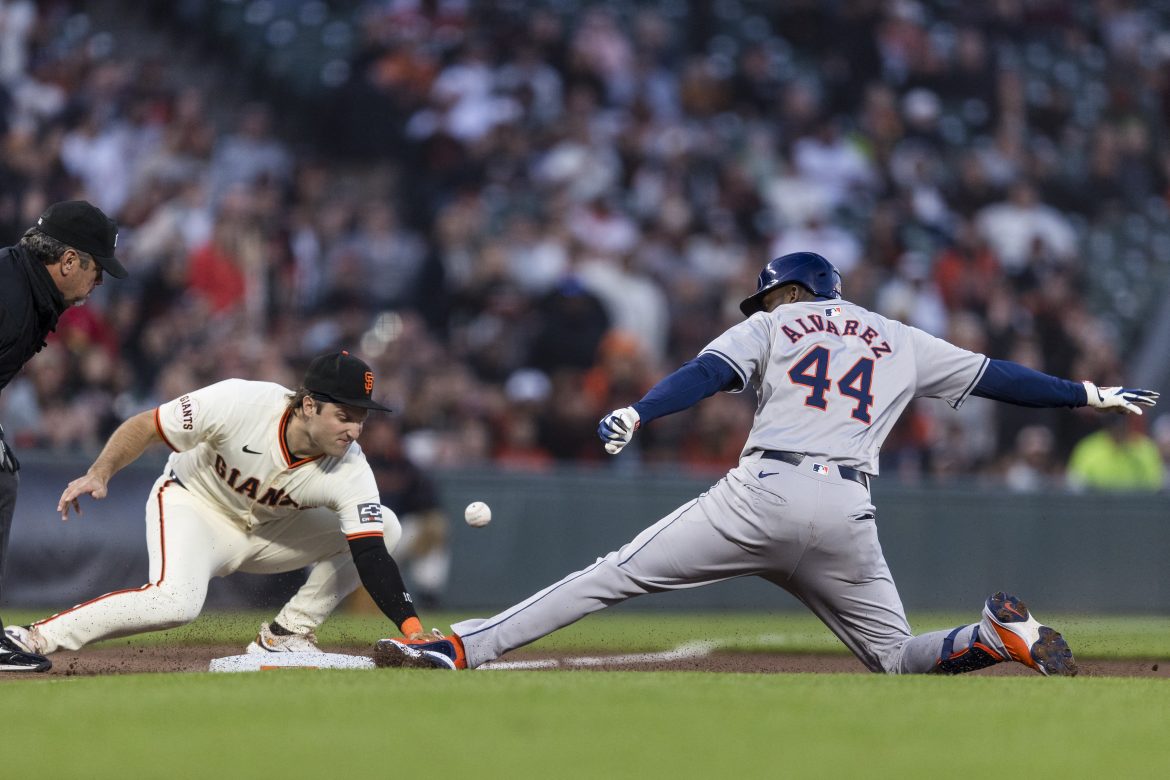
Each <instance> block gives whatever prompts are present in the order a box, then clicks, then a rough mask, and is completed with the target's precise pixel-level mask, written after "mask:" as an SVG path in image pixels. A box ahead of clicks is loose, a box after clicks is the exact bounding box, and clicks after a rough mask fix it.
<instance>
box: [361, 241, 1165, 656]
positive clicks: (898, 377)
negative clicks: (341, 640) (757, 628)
mask: <svg viewBox="0 0 1170 780" xmlns="http://www.w3.org/2000/svg"><path fill="white" fill-rule="evenodd" d="M740 308H741V309H742V310H743V312H744V314H745V315H747V319H746V320H745V321H743V322H741V323H739V324H737V325H735V326H733V327H731V328H729V329H728V330H727V331H726V332H724V333H723V334H722V335H721V336H719V337H718V338H716V339H715V340H714V341H712V342H711V343H710V344H708V345H707V346H706V347H705V348H704V349H703V350H702V352H700V354H699V356H698V357H697V358H696V359H695V360H692V361H691V362H689V363H687V364H685V365H684V366H682V367H681V368H680V369H678V370H677V371H675V372H674V373H673V374H671V375H670V376H668V377H666V378H665V379H663V380H662V381H661V382H659V383H658V384H657V385H655V386H654V387H653V388H652V389H651V390H650V391H649V392H648V393H647V394H646V396H645V397H644V398H642V399H641V400H640V401H638V402H637V403H635V404H634V405H633V406H630V407H626V408H624V409H618V410H616V411H614V412H612V413H610V414H608V415H606V417H605V418H604V419H602V421H601V425H600V427H599V429H598V433H599V435H600V436H601V438H602V440H604V441H605V442H606V444H605V448H606V451H607V452H609V453H611V454H615V455H616V454H617V453H619V452H620V451H621V450H622V448H623V447H624V446H625V445H626V444H628V443H629V442H630V439H631V438H632V437H633V435H634V433H635V431H636V430H637V429H638V427H639V425H643V424H645V423H648V422H649V421H651V420H653V419H655V418H657V417H662V416H663V415H667V414H671V413H673V412H677V411H680V410H682V409H686V408H688V407H690V406H692V405H693V404H695V403H697V402H698V401H700V400H701V399H703V398H706V397H707V396H709V395H712V394H714V393H715V392H716V391H719V390H725V391H728V392H740V391H742V390H744V389H746V388H748V387H749V386H750V387H751V388H752V389H753V390H755V392H756V395H757V396H758V399H759V406H758V408H757V410H756V415H755V421H754V423H753V425H752V429H751V432H750V433H749V434H748V438H747V443H746V444H745V446H744V449H743V452H742V454H741V456H740V462H739V465H738V466H737V467H736V468H734V469H732V470H731V471H730V472H728V474H727V476H726V477H724V478H723V479H722V480H720V481H719V482H718V483H717V484H716V485H715V486H714V487H712V488H711V489H710V490H708V491H707V492H706V493H704V494H703V495H701V496H699V497H698V498H696V499H694V500H692V501H690V502H688V503H686V504H684V505H683V506H681V507H679V508H678V509H676V510H675V511H674V512H671V513H670V514H669V515H667V516H666V517H664V518H662V519H661V520H659V521H658V522H657V523H655V524H654V525H652V526H650V527H649V528H647V529H646V530H644V531H642V533H640V534H638V536H636V537H635V538H634V540H633V541H631V542H630V543H628V544H626V545H625V546H624V547H622V548H621V549H619V550H617V551H616V552H611V553H610V554H609V555H606V556H605V557H604V558H600V559H599V560H598V561H597V562H596V563H594V564H593V565H591V566H589V567H587V568H585V569H582V570H581V571H578V572H574V573H573V574H570V575H569V576H567V577H565V578H564V579H563V580H561V581H560V582H557V583H555V584H553V585H551V586H549V587H547V588H545V589H544V590H542V591H540V592H539V593H537V594H535V595H534V596H532V597H530V598H528V599H527V600H526V601H523V602H521V603H520V604H517V605H516V606H514V607H511V608H509V609H507V610H504V611H503V612H501V613H500V614H498V615H496V616H495V617H491V618H488V619H486V620H481V619H476V620H467V621H464V622H461V623H457V624H455V625H454V626H453V627H452V629H453V632H454V633H453V634H451V635H449V636H445V637H441V638H436V637H430V638H423V639H408V640H406V641H403V640H398V639H384V640H381V641H379V642H378V643H377V644H376V646H375V660H376V661H377V662H378V663H379V664H381V665H384V666H433V667H437V668H446V669H458V668H467V667H476V666H479V665H480V664H483V663H485V662H487V661H490V660H492V659H494V658H496V657H498V656H500V655H502V654H503V653H506V652H508V651H509V650H512V649H514V648H517V647H520V646H522V645H525V644H528V643H529V642H532V641H533V640H535V639H538V638H540V637H542V636H544V635H546V634H548V633H550V632H552V631H555V630H556V629H558V628H561V627H562V626H566V625H568V624H570V623H572V622H574V621H576V620H579V619H580V618H582V617H584V616H585V615H588V614H589V613H591V612H595V611H597V610H599V609H602V608H603V607H607V606H610V605H613V604H616V603H619V602H622V601H625V600H626V599H629V598H633V597H634V596H640V595H642V594H644V593H652V592H657V591H663V590H675V589H681V588H692V587H696V586H698V585H705V584H707V583H712V582H719V581H721V580H726V579H730V578H732V577H743V576H746V575H755V576H757V577H762V578H764V579H766V580H768V581H769V582H772V583H774V584H776V585H778V586H779V587H781V588H784V589H785V590H787V591H789V592H790V593H792V594H793V595H794V596H796V598H798V599H800V600H801V601H802V602H803V603H804V604H805V605H807V606H808V608H809V609H811V610H812V611H813V612H814V613H815V614H816V615H817V617H819V618H820V619H821V620H822V621H824V623H825V625H827V626H828V627H829V628H830V629H831V630H832V631H833V633H834V634H836V635H837V637H838V638H840V640H841V641H842V642H844V643H845V645H846V646H848V647H849V649H850V650H852V651H853V653H854V654H855V655H856V656H857V657H858V659H860V660H861V662H862V663H863V664H865V666H866V667H867V668H869V669H870V670H871V671H874V672H887V673H892V674H914V673H924V672H939V673H946V674H955V673H959V672H968V671H972V670H974V669H980V668H983V667H986V666H990V665H992V664H997V663H1001V662H1004V661H1016V662H1019V663H1022V664H1025V665H1027V666H1029V667H1031V668H1032V669H1035V670H1036V671H1038V672H1040V673H1041V674H1045V675H1074V674H1076V671H1077V667H1076V663H1075V662H1074V661H1073V655H1072V652H1071V651H1070V650H1069V647H1068V644H1067V643H1066V642H1065V640H1064V638H1063V637H1062V636H1061V635H1060V634H1059V633H1057V632H1056V631H1055V630H1053V629H1051V628H1049V627H1048V626H1044V625H1041V624H1040V623H1039V622H1037V620H1036V619H1035V617H1033V615H1032V614H1031V613H1030V612H1029V610H1028V609H1027V607H1025V606H1024V602H1022V601H1021V600H1020V599H1019V598H1017V597H1016V596H1012V595H1009V594H1006V593H996V594H995V595H993V596H991V597H990V598H988V599H987V602H986V604H985V605H984V608H983V613H982V617H981V619H980V620H979V622H977V623H971V624H968V625H962V626H958V627H956V628H953V629H950V630H946V631H937V632H933V633H929V634H923V635H921V636H914V635H912V634H911V633H910V626H909V624H908V623H907V621H906V615H905V613H904V611H903V609H902V602H901V599H900V598H899V596H898V589H897V588H896V587H895V585H894V580H893V578H892V577H891V576H890V570H889V568H888V567H887V565H886V561H885V558H884V557H883V555H882V549H881V546H880V545H879V543H878V534H877V525H876V523H875V519H874V518H875V510H874V505H873V503H872V502H871V501H870V492H869V488H870V483H871V482H872V480H873V479H874V477H875V476H876V475H877V473H878V450H879V448H880V447H881V444H882V441H883V440H884V439H885V437H886V435H887V434H888V433H889V431H890V427H891V426H892V425H893V424H894V421H895V420H896V419H897V418H898V416H899V415H900V414H901V413H902V410H903V409H905V408H906V405H907V404H908V403H909V402H910V401H911V399H913V398H916V397H918V396H928V397H933V398H942V399H944V400H945V401H947V402H948V403H949V404H950V405H951V406H952V407H955V408H958V407H959V405H960V404H962V403H963V402H964V400H966V398H967V396H968V395H970V394H972V393H974V394H975V395H978V396H981V397H984V398H993V399H996V400H999V401H1006V402H1008V403H1014V404H1021V405H1024V406H1033V407H1058V406H1066V407H1077V406H1085V405H1088V406H1093V407H1095V408H1097V409H1099V410H1101V411H1105V412H1121V413H1130V414H1141V407H1142V406H1153V405H1154V404H1155V402H1156V400H1157V398H1158V393H1155V392H1151V391H1148V390H1137V389H1129V388H1120V387H1097V386H1096V385H1094V384H1093V383H1091V382H1070V381H1066V380H1063V379H1057V378H1055V377H1052V376H1048V375H1046V374H1042V373H1039V372H1037V371H1033V370H1031V369H1028V368H1025V367H1023V366H1021V365H1018V364H1015V363H1010V362H1006V361H1002V360H989V359H988V358H986V357H984V356H983V355H978V354H974V353H972V352H967V351H966V350H963V349H960V348H958V347H956V346H954V345H952V344H949V343H947V342H946V341H942V340H940V339H937V338H934V337H932V336H930V335H928V334H927V333H925V332H923V331H920V330H917V329H915V328H912V327H909V326H907V325H904V324H902V323H900V322H896V321H894V320H890V319H887V318H885V317H882V316H881V315H878V314H875V313H873V312H870V311H867V310H865V309H864V308H862V307H861V306H858V305H856V304H853V303H850V302H848V301H845V300H842V299H841V276H840V274H839V273H838V272H837V269H836V268H835V267H833V265H832V264H831V263H830V262H829V261H828V260H826V259H825V258H823V257H821V256H820V255H817V254H813V253H811V252H798V253H795V254H790V255H785V256H783V257H780V258H777V259H775V260H773V261H771V262H770V263H768V264H767V265H766V266H765V267H764V270H763V272H762V273H761V274H760V278H759V285H758V289H757V290H756V292H755V293H754V294H753V295H751V296H750V297H748V298H747V299H746V300H744V301H743V303H742V304H741V306H740Z"/></svg>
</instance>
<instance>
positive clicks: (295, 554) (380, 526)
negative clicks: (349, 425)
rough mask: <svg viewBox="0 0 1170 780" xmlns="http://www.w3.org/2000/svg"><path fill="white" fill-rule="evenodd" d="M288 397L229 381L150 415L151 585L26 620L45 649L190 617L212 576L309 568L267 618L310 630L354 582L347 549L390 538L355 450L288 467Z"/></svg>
mask: <svg viewBox="0 0 1170 780" xmlns="http://www.w3.org/2000/svg"><path fill="white" fill-rule="evenodd" d="M292 395H293V393H292V391H290V390H288V389H286V388H284V387H281V386H280V385H276V384H272V383H269V382H252V381H246V380H241V379H229V380H226V381H223V382H219V383H217V384H214V385H210V386H209V387H205V388H202V389H200V390H196V391H194V392H191V393H188V394H187V395H184V396H181V397H180V398H177V399H175V400H173V401H170V402H168V403H165V404H163V405H162V406H160V407H158V409H156V410H155V424H156V426H157V429H158V432H159V435H160V436H161V437H162V438H163V440H164V441H165V442H166V443H167V444H168V445H169V446H170V447H171V449H173V450H174V451H175V452H174V453H172V455H171V456H170V458H169V459H168V461H167V467H166V470H165V471H164V472H163V474H162V476H160V477H159V478H158V480H157V481H156V482H155V484H154V487H153V488H152V489H151V493H150V497H149V498H148V499H147V502H146V544H147V550H148V553H149V557H150V579H149V582H147V583H146V584H145V585H143V586H141V587H139V588H135V589H131V590H121V591H115V592H113V593H107V594H105V595H104V596H99V597H98V598H96V599H93V600H91V601H87V602H85V603H84V604H80V605H78V606H75V607H73V608H72V609H68V610H65V611H64V612H61V613H59V614H56V615H53V616H52V617H49V618H46V619H44V620H41V621H39V622H38V623H36V626H37V629H38V631H39V633H40V636H41V637H42V638H43V639H44V641H45V643H46V645H47V646H46V648H45V652H46V653H51V652H53V651H55V650H58V649H66V650H76V649H78V648H80V647H82V646H84V645H86V644H88V643H90V642H94V641H97V640H100V639H109V638H112V637H117V636H126V635H129V634H137V633H142V632H145V631H156V630H161V629H165V628H172V627H175V626H179V625H183V624H185V623H189V622H190V621H192V620H194V619H195V618H196V617H197V616H198V615H199V613H200V611H201V610H202V608H203V602H204V599H205V598H206V595H207V585H208V582H209V581H210V579H211V578H212V577H224V576H227V575H228V574H231V573H232V572H236V571H243V572H251V573H257V574H276V573H280V572H287V571H295V570H297V569H300V568H302V567H305V566H310V565H311V566H313V568H312V571H311V572H310V574H309V577H308V580H307V581H306V582H305V584H304V585H303V586H302V587H301V588H300V590H298V591H297V593H296V594H295V595H294V596H293V598H292V599H291V600H290V601H289V602H288V604H286V605H285V606H284V608H283V609H282V610H281V611H280V613H279V614H278V615H277V617H276V620H277V622H279V623H280V625H282V626H284V627H285V628H287V629H289V630H290V631H293V632H295V633H305V632H308V631H311V630H313V629H315V628H316V627H317V626H318V625H320V624H321V623H322V622H324V620H325V619H326V618H327V617H328V616H329V614H330V613H331V612H332V611H333V609H334V608H335V607H336V606H337V605H338V604H339V603H340V602H341V600H342V599H344V598H345V597H346V596H347V595H349V594H350V593H352V592H353V590H354V589H355V588H356V587H357V585H358V583H359V578H358V573H357V569H356V568H355V566H354V563H353V559H352V556H351V554H350V550H349V546H348V542H349V541H350V540H353V539H360V538H366V537H379V538H384V540H385V542H386V544H387V547H388V548H389V549H391V550H392V549H393V547H394V545H395V544H396V543H397V541H398V537H399V535H400V534H401V530H400V528H399V525H398V519H397V518H396V517H395V515H394V513H393V512H391V511H390V510H389V509H387V508H386V507H384V506H382V505H381V501H380V499H379V497H378V488H377V485H376V484H375V482H374V475H373V473H372V472H371V471H370V467H369V465H368V464H367V463H366V459H365V456H364V455H363V454H362V451H361V448H360V447H359V446H358V445H357V443H356V442H355V443H353V444H351V445H350V447H349V449H348V450H347V451H346V453H345V455H344V456H343V457H341V458H334V457H329V456H324V455H323V456H318V457H315V458H302V459H299V460H294V459H293V456H292V455H291V454H290V452H289V448H288V442H287V439H286V431H287V428H288V423H289V420H290V418H291V417H292V412H291V411H290V410H289V408H288V401H289V399H290V398H291V397H292Z"/></svg>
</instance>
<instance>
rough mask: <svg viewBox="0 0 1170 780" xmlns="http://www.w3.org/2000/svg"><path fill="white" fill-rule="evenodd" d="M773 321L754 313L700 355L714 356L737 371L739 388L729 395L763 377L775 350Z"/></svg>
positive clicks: (713, 342)
mask: <svg viewBox="0 0 1170 780" xmlns="http://www.w3.org/2000/svg"><path fill="white" fill-rule="evenodd" d="M772 328H773V323H772V320H771V319H770V318H769V317H768V316H767V315H766V314H765V313H763V312H760V313H757V314H753V315H752V316H751V317H748V318H747V319H746V320H744V321H743V322H740V323H738V324H736V325H734V326H732V327H730V328H728V329H727V330H725V331H724V332H723V333H722V334H721V335H719V336H718V337H716V338H715V340H714V341H712V342H711V343H710V344H708V345H707V346H705V347H703V349H702V350H701V351H700V352H699V355H700V356H702V355H714V356H715V357H717V358H719V359H720V360H722V361H723V362H725V363H727V365H729V366H731V369H732V370H733V371H734V372H735V375H736V377H737V379H738V380H739V382H738V383H739V386H738V387H734V388H729V389H728V392H731V393H740V392H743V391H744V390H745V389H747V387H748V385H749V384H750V383H751V380H752V378H753V377H757V376H760V375H761V374H763V367H764V366H765V365H767V361H768V355H769V354H770V353H771V350H772Z"/></svg>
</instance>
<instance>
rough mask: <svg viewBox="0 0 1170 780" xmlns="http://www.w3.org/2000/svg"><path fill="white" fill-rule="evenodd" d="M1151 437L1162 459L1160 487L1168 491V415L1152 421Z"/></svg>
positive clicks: (1169, 455)
mask: <svg viewBox="0 0 1170 780" xmlns="http://www.w3.org/2000/svg"><path fill="white" fill-rule="evenodd" d="M1152 435H1153V438H1154V444H1156V445H1157V446H1158V454H1159V455H1160V456H1161V457H1162V474H1163V483H1162V487H1163V489H1165V490H1170V414H1163V415H1162V416H1161V417H1159V418H1158V419H1156V420H1154V425H1153V431H1152Z"/></svg>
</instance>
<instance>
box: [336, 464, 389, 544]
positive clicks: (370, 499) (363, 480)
mask: <svg viewBox="0 0 1170 780" xmlns="http://www.w3.org/2000/svg"><path fill="white" fill-rule="evenodd" d="M347 471H348V474H347V475H346V477H345V479H344V480H343V481H341V483H340V485H339V497H338V500H337V502H336V505H335V506H334V507H333V508H334V509H335V510H337V515H338V518H339V520H340V522H341V531H342V533H344V534H345V538H346V539H348V540H350V541H351V542H352V541H353V540H355V539H365V538H367V537H374V536H377V537H381V536H382V534H383V531H384V527H385V524H386V521H387V520H388V519H390V518H387V517H386V516H385V513H387V512H389V511H390V510H389V509H388V508H386V507H384V506H382V499H381V498H380V497H379V495H378V483H377V482H376V481H375V480H374V472H373V471H371V470H370V466H369V464H368V463H366V460H365V458H364V457H361V458H360V460H357V461H355V462H354V463H352V464H350V468H349V469H347Z"/></svg>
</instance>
